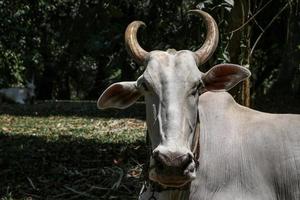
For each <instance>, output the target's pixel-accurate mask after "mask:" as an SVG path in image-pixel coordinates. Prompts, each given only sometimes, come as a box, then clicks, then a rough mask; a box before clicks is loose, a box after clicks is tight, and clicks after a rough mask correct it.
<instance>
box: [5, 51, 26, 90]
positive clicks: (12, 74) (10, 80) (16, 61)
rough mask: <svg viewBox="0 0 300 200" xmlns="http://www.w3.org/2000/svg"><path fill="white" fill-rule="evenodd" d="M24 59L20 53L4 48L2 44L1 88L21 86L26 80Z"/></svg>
mask: <svg viewBox="0 0 300 200" xmlns="http://www.w3.org/2000/svg"><path fill="white" fill-rule="evenodd" d="M24 70H25V67H24V65H23V60H22V57H21V55H20V54H17V53H15V52H13V51H11V50H4V49H2V48H1V46H0V74H2V75H4V74H5V76H0V88H1V87H8V86H20V85H22V83H23V82H24Z"/></svg>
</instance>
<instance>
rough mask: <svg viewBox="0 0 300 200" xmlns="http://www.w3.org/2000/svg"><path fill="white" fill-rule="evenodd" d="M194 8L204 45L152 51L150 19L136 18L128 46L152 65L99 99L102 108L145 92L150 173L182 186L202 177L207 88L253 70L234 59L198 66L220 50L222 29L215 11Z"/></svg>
mask: <svg viewBox="0 0 300 200" xmlns="http://www.w3.org/2000/svg"><path fill="white" fill-rule="evenodd" d="M191 12H193V13H195V14H198V15H200V16H202V18H203V19H204V21H205V24H206V29H207V37H206V40H205V42H204V44H203V46H202V47H201V48H200V49H198V50H197V51H195V52H192V51H189V50H181V51H175V50H168V51H158V50H156V51H151V52H147V51H145V50H144V49H142V48H141V46H140V45H139V43H138V41H137V37H136V34H137V30H138V28H139V27H140V26H142V25H144V23H143V22H141V21H134V22H132V23H131V24H130V25H129V26H128V27H127V30H126V33H125V42H126V47H127V50H128V52H129V53H130V55H131V56H132V57H133V59H134V60H135V61H136V62H138V63H139V64H142V65H145V66H146V69H145V71H144V73H143V74H142V75H141V76H140V77H139V78H138V79H137V81H132V82H119V83H115V84H113V85H111V86H110V87H108V88H107V89H106V90H105V91H104V93H103V94H102V95H101V96H100V98H99V100H98V107H99V108H100V109H105V108H121V109H123V108H126V107H128V106H130V105H131V104H133V103H134V102H135V101H136V100H137V99H138V98H139V97H140V96H142V95H143V96H145V101H146V115H147V116H146V120H147V128H148V133H149V136H150V139H151V145H152V149H153V152H152V159H151V162H150V163H151V164H150V165H151V166H150V169H151V170H150V173H149V177H150V179H152V180H154V181H156V182H158V183H160V184H161V185H165V186H170V187H181V186H183V185H185V184H186V183H188V182H190V181H191V180H193V179H194V178H195V177H196V171H197V159H196V158H195V155H194V154H195V152H193V150H192V149H193V148H194V147H193V138H194V135H195V132H196V127H197V118H198V117H197V113H198V110H197V108H198V98H199V95H201V93H203V92H205V91H226V90H229V89H230V88H232V87H233V86H235V85H236V84H237V83H238V82H240V81H241V80H243V79H245V78H247V77H248V76H250V72H249V70H247V69H245V68H243V67H241V66H238V65H233V64H220V65H217V66H214V67H213V68H212V69H210V70H209V71H208V72H206V73H202V72H201V71H199V69H198V66H199V65H201V64H203V63H204V62H206V61H207V60H208V59H209V58H210V57H211V55H212V54H213V52H214V51H215V49H216V47H217V43H218V37H219V34H218V27H217V25H216V22H215V21H214V19H213V18H212V17H211V16H210V15H209V14H207V13H205V12H203V11H200V10H192V11H191ZM200 164H201V163H200Z"/></svg>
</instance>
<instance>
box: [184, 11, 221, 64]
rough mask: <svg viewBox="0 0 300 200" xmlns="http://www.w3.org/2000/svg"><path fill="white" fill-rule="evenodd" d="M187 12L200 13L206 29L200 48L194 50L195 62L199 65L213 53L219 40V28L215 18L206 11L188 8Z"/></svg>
mask: <svg viewBox="0 0 300 200" xmlns="http://www.w3.org/2000/svg"><path fill="white" fill-rule="evenodd" d="M189 12H191V13H193V14H196V15H200V16H201V17H202V18H203V20H204V22H205V26H206V29H207V34H206V39H205V41H204V43H203V45H202V47H201V48H200V49H198V50H197V51H195V52H194V53H195V55H196V63H197V65H198V66H199V65H201V64H203V63H205V62H206V61H207V60H208V59H209V58H210V57H211V56H212V54H213V53H214V51H215V50H216V48H217V46H218V42H219V29H218V26H217V23H216V22H215V20H214V19H213V18H212V16H210V15H209V14H208V13H206V12H204V11H202V10H190V11H189Z"/></svg>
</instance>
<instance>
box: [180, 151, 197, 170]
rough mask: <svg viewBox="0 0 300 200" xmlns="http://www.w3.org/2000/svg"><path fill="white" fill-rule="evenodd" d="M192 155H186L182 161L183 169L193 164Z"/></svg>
mask: <svg viewBox="0 0 300 200" xmlns="http://www.w3.org/2000/svg"><path fill="white" fill-rule="evenodd" d="M193 158H194V157H193V155H192V154H190V153H187V154H186V155H185V156H184V157H183V159H182V167H183V169H185V168H187V167H188V166H189V165H190V164H191V163H192V162H193Z"/></svg>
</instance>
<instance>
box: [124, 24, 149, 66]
mask: <svg viewBox="0 0 300 200" xmlns="http://www.w3.org/2000/svg"><path fill="white" fill-rule="evenodd" d="M141 26H146V25H145V23H144V22H142V21H133V22H131V23H130V24H129V25H128V26H127V28H126V32H125V46H126V49H127V51H128V53H129V54H130V55H131V56H132V58H133V59H134V60H135V61H136V62H137V63H138V64H141V65H143V64H144V61H145V58H146V57H147V55H148V52H147V51H145V50H144V49H143V48H142V47H141V46H140V45H139V42H138V41H137V36H136V35H137V31H138V29H139V28H140V27H141Z"/></svg>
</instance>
